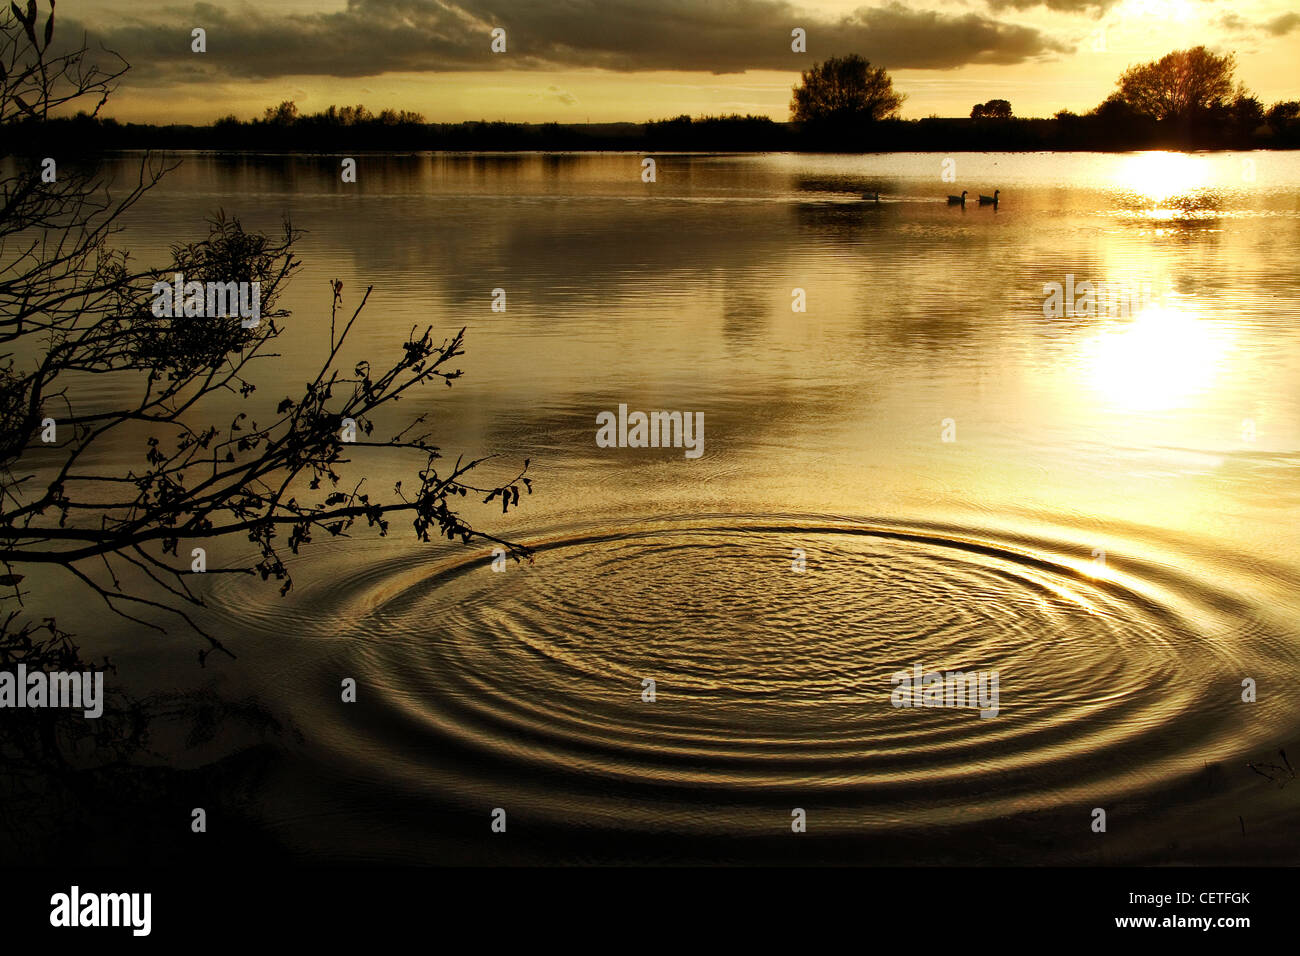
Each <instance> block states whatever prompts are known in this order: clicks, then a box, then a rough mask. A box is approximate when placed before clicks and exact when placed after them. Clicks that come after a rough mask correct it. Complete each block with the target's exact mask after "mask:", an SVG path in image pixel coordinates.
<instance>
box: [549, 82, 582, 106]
mask: <svg viewBox="0 0 1300 956" xmlns="http://www.w3.org/2000/svg"><path fill="white" fill-rule="evenodd" d="M546 91H547V93H549V94H550V98H551V99H553V100H559V101H560V102H561V103H563V104H564V105H565V106H577V105H578V98H577V97H576V96H574V95H573V94H572V93H570V92H569V91H568V90H562V89H560V88H559V87H558V86H548V87H547V88H546Z"/></svg>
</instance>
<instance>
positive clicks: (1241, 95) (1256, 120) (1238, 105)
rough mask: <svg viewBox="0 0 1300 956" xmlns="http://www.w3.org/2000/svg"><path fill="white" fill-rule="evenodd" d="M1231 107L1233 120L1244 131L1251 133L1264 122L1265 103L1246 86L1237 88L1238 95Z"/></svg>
mask: <svg viewBox="0 0 1300 956" xmlns="http://www.w3.org/2000/svg"><path fill="white" fill-rule="evenodd" d="M1229 109H1230V111H1231V113H1232V119H1233V122H1234V123H1235V124H1236V125H1237V127H1238V128H1239V129H1241V130H1242V131H1243V132H1247V133H1249V132H1250V131H1251V130H1253V129H1255V128H1256V127H1258V126H1261V125H1263V123H1264V104H1263V103H1261V102H1260V101H1259V100H1258V99H1257V98H1256V97H1254V96H1252V95H1250V93H1249V92H1247V90H1246V88H1245V87H1244V86H1241V87H1238V88H1237V95H1236V97H1234V99H1233V101H1232V105H1231V106H1230V108H1229Z"/></svg>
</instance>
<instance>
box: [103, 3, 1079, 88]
mask: <svg viewBox="0 0 1300 956" xmlns="http://www.w3.org/2000/svg"><path fill="white" fill-rule="evenodd" d="M1050 2H1060V0H1050ZM80 26H81V25H80V24H79V25H78V27H80ZM498 26H500V27H504V28H505V29H506V31H507V52H506V53H504V54H494V53H492V52H491V50H490V43H491V39H490V32H491V30H492V28H493V27H498ZM85 27H86V28H87V29H88V30H89V32H90V34H91V37H92V39H93V40H94V41H98V42H102V43H103V44H105V45H106V46H108V47H109V48H111V49H113V50H116V51H118V52H119V53H121V54H122V55H123V56H125V57H126V58H127V60H128V61H129V62H130V63H131V64H132V66H133V68H134V69H135V71H136V76H135V80H136V81H137V82H138V81H139V80H140V79H141V78H143V77H146V76H150V77H167V76H174V75H176V71H177V70H182V69H190V70H193V69H194V68H196V67H197V68H200V69H203V70H206V71H208V72H209V73H210V74H211V75H212V76H213V77H214V78H249V77H252V78H270V77H278V76H288V75H296V74H304V75H322V76H336V77H362V76H374V75H377V74H380V73H387V72H396V71H402V72H416V73H438V72H451V71H463V70H484V69H499V68H509V69H559V68H578V67H596V68H600V69H605V70H614V71H623V72H631V71H641V70H689V71H707V72H713V73H737V72H743V71H745V70H755V69H780V70H790V69H799V68H802V67H805V66H807V65H810V64H811V63H812V62H813V61H815V60H819V59H823V58H825V57H826V56H830V55H833V54H843V53H849V52H856V53H861V54H863V55H864V56H866V57H867V58H868V59H870V60H871V61H872V62H873V63H878V64H880V65H883V66H885V67H887V68H889V69H909V68H910V69H949V68H954V67H959V66H962V65H964V64H968V63H997V64H1007V63H1019V62H1022V61H1024V60H1027V59H1030V58H1034V57H1040V56H1044V55H1048V54H1053V53H1063V52H1066V51H1067V49H1068V48H1067V47H1064V46H1062V45H1061V44H1060V43H1058V42H1056V41H1055V40H1052V39H1051V38H1049V37H1047V36H1045V35H1044V34H1043V33H1042V32H1040V31H1038V30H1035V29H1032V28H1029V27H1023V26H1017V25H1014V24H1008V23H1002V22H999V21H997V20H995V19H991V18H989V17H987V16H984V15H981V14H977V13H965V14H961V15H953V14H945V13H937V12H932V11H923V10H913V9H908V8H906V7H904V6H903V5H901V4H899V3H890V4H887V5H883V6H872V7H862V8H859V9H857V10H855V11H854V12H853V13H851V14H848V15H846V16H843V17H839V18H826V19H817V18H815V17H812V16H810V15H805V14H803V13H799V12H797V11H796V10H795V8H794V7H792V6H791V5H790V4H788V3H785V2H782V0H707V2H702V0H566V2H563V3H558V2H540V0H469V2H467V3H466V4H464V5H457V4H454V3H452V2H450V0H349V2H348V6H347V8H346V9H345V10H342V11H337V12H333V13H313V14H292V13H287V14H281V13H277V12H275V8H274V6H272V5H269V4H268V5H263V6H245V5H240V6H218V5H216V4H212V3H197V4H195V5H194V6H193V7H191V8H188V9H184V8H177V7H170V8H167V9H166V11H165V12H164V13H162V14H159V15H158V16H155V17H151V18H150V19H149V20H143V19H141V20H135V21H127V22H123V21H122V20H121V19H120V18H118V19H116V20H115V22H106V23H101V24H95V23H93V22H90V23H87V24H85ZM194 27H203V28H204V29H205V30H206V31H207V53H206V54H202V55H200V54H193V53H190V30H191V29H192V28H194ZM794 27H802V28H804V29H805V30H807V33H808V53H807V55H800V54H795V53H792V52H791V50H790V31H791V30H792V29H793V28H794Z"/></svg>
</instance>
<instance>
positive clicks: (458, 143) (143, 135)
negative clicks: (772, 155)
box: [3, 98, 1300, 155]
mask: <svg viewBox="0 0 1300 956" xmlns="http://www.w3.org/2000/svg"><path fill="white" fill-rule="evenodd" d="M291 106H292V104H287V105H286V104H281V105H280V106H279V107H273V108H271V109H268V110H267V111H266V116H264V117H263V118H261V119H256V120H249V121H241V120H238V119H236V118H234V117H226V118H224V119H221V120H218V121H217V122H215V123H213V124H212V125H210V126H191V125H181V124H170V125H164V126H155V125H146V124H137V123H120V122H118V121H116V120H114V119H101V118H96V117H93V116H89V115H87V114H84V113H82V114H78V115H76V116H72V117H65V118H59V119H55V118H50V119H46V120H45V121H44V122H42V123H40V124H37V123H33V122H27V121H18V122H15V123H10V124H8V126H7V128H3V135H4V136H5V137H6V138H9V137H12V138H11V139H10V143H11V144H12V146H14V147H17V148H16V150H15V151H16V152H20V153H26V154H28V155H53V154H55V153H58V152H63V153H65V154H66V152H67V151H68V150H76V151H98V150H113V149H177V150H179V149H194V150H216V151H227V150H230V151H254V152H258V151H265V152H320V153H337V152H339V151H341V150H347V151H353V152H356V151H366V150H398V151H404V150H457V151H459V150H467V151H468V150H504V151H513V150H687V151H689V150H708V151H734V152H765V151H817V152H890V151H902V150H916V151H935V150H943V151H978V150H1133V149H1269V148H1281V149H1293V148H1296V147H1300V118H1298V116H1297V114H1300V103H1283V104H1277V105H1276V106H1275V107H1273V108H1272V109H1270V110H1268V111H1267V113H1266V114H1265V115H1263V116H1261V115H1258V114H1255V113H1251V114H1247V115H1240V114H1239V113H1238V112H1236V111H1233V110H1231V109H1223V110H1217V111H1210V112H1208V113H1206V114H1205V115H1203V116H1199V117H1197V118H1196V119H1194V120H1185V119H1177V120H1174V119H1170V120H1157V119H1152V118H1150V117H1148V116H1143V115H1140V114H1138V113H1136V112H1135V111H1133V110H1132V109H1131V108H1129V107H1128V106H1127V105H1126V104H1125V103H1123V102H1122V101H1119V100H1117V99H1115V98H1112V99H1110V100H1107V101H1106V102H1105V103H1103V104H1102V105H1101V106H1099V107H1098V108H1097V109H1095V110H1093V111H1092V112H1090V113H1086V114H1081V115H1076V114H1073V113H1069V112H1066V111H1062V112H1061V113H1058V114H1057V115H1056V116H1055V117H1053V118H1050V119H1031V118H1020V117H983V118H966V117H960V118H957V117H954V118H945V117H935V116H932V117H928V118H925V119H916V120H904V119H885V120H880V121H876V122H871V123H863V124H859V125H856V126H854V127H850V128H839V129H834V130H827V129H817V128H811V127H807V126H805V125H804V124H798V123H778V122H775V121H773V120H772V119H770V118H768V117H766V116H740V115H731V116H705V117H695V118H692V117H690V116H678V117H674V118H672V119H664V120H657V121H651V122H646V123H594V124H562V123H537V124H534V123H503V122H482V121H481V122H466V123H427V122H424V120H423V117H421V116H420V115H419V114H415V113H408V112H405V111H403V112H397V111H393V110H384V111H382V112H380V113H378V114H375V113H371V112H370V111H369V110H366V109H365V108H364V107H343V108H342V109H338V108H335V107H330V109H329V110H326V111H324V112H322V113H315V114H311V115H307V116H299V115H297V113H296V111H295V110H292V109H290V108H289V107H291Z"/></svg>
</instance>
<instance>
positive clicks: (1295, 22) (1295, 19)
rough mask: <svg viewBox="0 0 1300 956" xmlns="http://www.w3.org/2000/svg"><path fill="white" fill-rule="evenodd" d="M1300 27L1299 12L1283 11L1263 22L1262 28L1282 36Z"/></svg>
mask: <svg viewBox="0 0 1300 956" xmlns="http://www.w3.org/2000/svg"><path fill="white" fill-rule="evenodd" d="M1296 27H1300V13H1283V14H1282V15H1281V16H1276V17H1274V18H1273V19H1272V20H1268V21H1266V22H1265V23H1264V29H1265V30H1267V31H1268V32H1269V33H1271V34H1273V36H1275V37H1280V36H1284V35H1286V34H1288V33H1290V32H1291V31H1292V30H1294V29H1295V28H1296Z"/></svg>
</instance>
